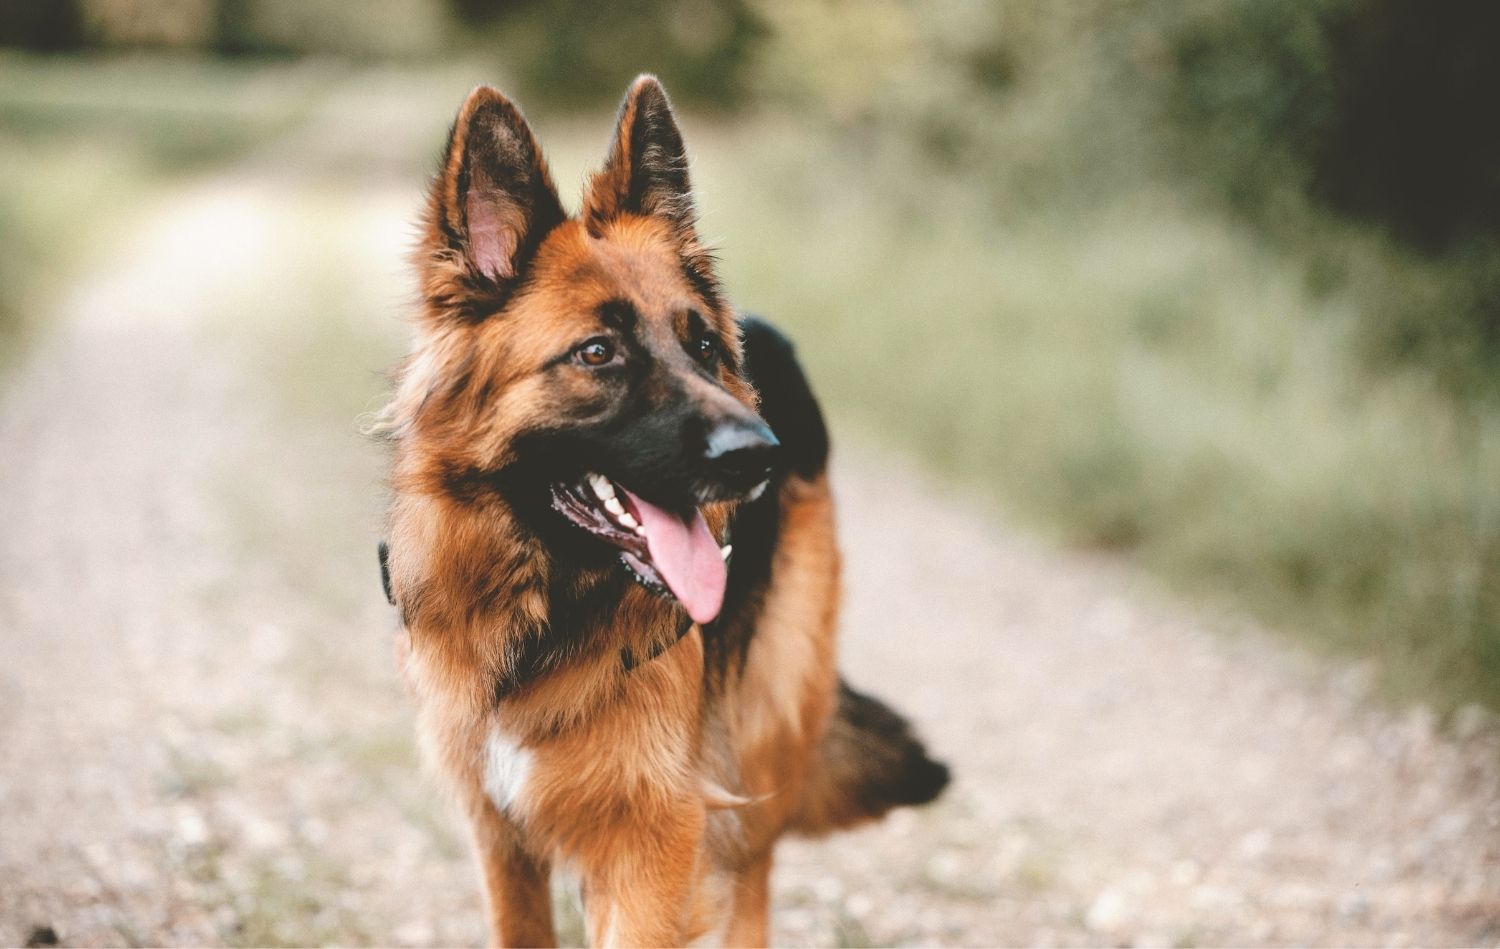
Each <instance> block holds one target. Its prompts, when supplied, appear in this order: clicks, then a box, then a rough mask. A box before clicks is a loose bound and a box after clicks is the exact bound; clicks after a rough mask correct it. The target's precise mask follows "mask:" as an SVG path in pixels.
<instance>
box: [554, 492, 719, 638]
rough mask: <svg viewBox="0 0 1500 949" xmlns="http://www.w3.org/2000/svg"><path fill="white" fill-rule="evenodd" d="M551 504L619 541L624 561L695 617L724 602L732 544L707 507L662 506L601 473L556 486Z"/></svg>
mask: <svg viewBox="0 0 1500 949" xmlns="http://www.w3.org/2000/svg"><path fill="white" fill-rule="evenodd" d="M552 506H553V507H554V508H556V509H557V510H558V511H559V512H561V513H562V514H563V516H565V517H566V518H568V520H570V521H572V522H573V523H574V524H577V525H578V526H579V527H581V528H583V529H584V530H586V531H588V532H589V533H591V534H593V535H594V536H595V537H598V538H600V539H601V540H604V541H607V542H608V543H610V544H612V545H614V546H615V547H618V548H619V550H620V561H621V562H622V563H623V564H624V565H625V566H626V568H627V569H629V570H630V572H631V573H632V574H634V576H635V578H636V580H637V581H639V582H640V583H641V584H642V585H643V586H645V587H646V588H647V589H649V590H652V591H654V592H656V593H660V594H670V595H672V596H674V597H676V598H677V601H678V602H680V603H681V604H682V606H683V608H684V609H686V610H687V612H688V615H689V616H691V617H692V618H693V621H694V622H695V623H708V622H711V621H712V620H713V619H714V618H715V617H716V616H718V615H719V610H720V608H722V607H723V605H724V588H725V586H726V584H727V582H728V576H729V570H728V567H727V565H726V561H727V560H728V559H729V553H730V548H729V545H728V544H726V545H724V546H723V547H722V548H721V547H720V546H719V542H718V541H717V540H715V539H714V535H713V532H712V531H710V530H709V529H708V522H707V521H705V520H704V519H703V513H702V512H701V511H699V510H698V509H697V508H693V509H692V511H691V513H689V514H687V515H685V516H684V515H682V514H677V513H675V512H673V511H669V510H667V509H666V508H662V507H658V506H657V505H655V504H652V503H651V502H650V501H647V500H645V499H644V498H642V497H640V496H639V495H637V494H635V493H634V492H632V491H630V490H629V489H627V488H625V487H624V486H622V485H617V484H615V483H614V482H613V481H611V480H609V479H608V478H606V477H605V476H604V475H601V474H594V473H589V474H587V475H584V477H583V478H582V479H581V480H580V481H578V482H577V483H574V484H568V483H557V484H554V485H553V486H552Z"/></svg>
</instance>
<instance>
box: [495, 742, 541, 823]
mask: <svg viewBox="0 0 1500 949" xmlns="http://www.w3.org/2000/svg"><path fill="white" fill-rule="evenodd" d="M534 763H535V752H533V751H531V750H530V749H527V748H525V747H523V746H522V745H521V742H520V740H519V739H518V738H516V736H515V735H512V734H511V733H509V732H507V731H505V730H504V729H503V728H500V727H499V726H496V727H494V728H492V729H491V730H490V735H489V738H488V739H487V740H486V741H485V746H484V790H485V793H486V794H488V795H489V796H490V800H491V801H494V803H495V806H496V807H497V808H499V809H500V810H501V811H511V810H514V809H517V808H519V807H521V806H522V802H523V801H524V799H525V795H526V782H527V779H528V778H529V777H530V776H531V769H532V765H533V764H534Z"/></svg>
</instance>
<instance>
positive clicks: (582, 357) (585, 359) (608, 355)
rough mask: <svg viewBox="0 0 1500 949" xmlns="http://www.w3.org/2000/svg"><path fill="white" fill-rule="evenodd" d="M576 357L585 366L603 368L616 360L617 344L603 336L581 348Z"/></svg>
mask: <svg viewBox="0 0 1500 949" xmlns="http://www.w3.org/2000/svg"><path fill="white" fill-rule="evenodd" d="M574 355H576V356H577V357H578V361H579V362H581V363H583V364H584V365H585V366H602V365H604V364H605V363H607V362H609V361H610V360H611V359H614V358H615V344H614V343H613V342H612V341H611V340H609V339H607V338H605V337H603V336H596V337H594V338H593V339H591V340H589V341H588V342H586V343H584V344H583V345H582V346H579V347H578V349H577V350H575V351H574Z"/></svg>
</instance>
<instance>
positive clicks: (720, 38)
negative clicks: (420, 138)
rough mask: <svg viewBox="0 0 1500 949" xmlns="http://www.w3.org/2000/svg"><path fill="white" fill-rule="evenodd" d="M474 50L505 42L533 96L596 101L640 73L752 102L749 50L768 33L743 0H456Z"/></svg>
mask: <svg viewBox="0 0 1500 949" xmlns="http://www.w3.org/2000/svg"><path fill="white" fill-rule="evenodd" d="M451 3H452V7H453V10H454V12H455V14H456V15H457V17H458V19H459V20H460V21H461V22H462V23H463V24H464V25H465V26H466V27H467V29H466V30H465V31H464V35H465V36H466V39H465V40H464V44H465V45H466V46H468V47H470V48H472V49H486V48H493V47H497V46H498V47H499V48H500V49H501V50H503V55H504V57H505V59H506V61H507V65H508V67H509V69H508V71H510V72H511V73H512V74H513V75H514V76H515V77H516V80H517V82H518V83H519V85H520V94H521V96H522V97H523V98H524V99H526V100H528V101H532V102H543V103H551V104H553V105H557V106H562V107H568V106H596V105H597V104H599V102H600V101H601V99H604V100H609V99H613V98H615V97H618V96H619V95H621V94H622V93H623V92H624V90H625V87H626V86H627V85H628V84H629V83H630V80H632V79H634V78H635V77H636V75H637V74H639V73H642V72H654V73H656V74H657V75H658V76H660V77H661V79H662V81H663V82H664V83H665V84H666V86H667V88H668V89H670V90H671V91H672V95H673V97H674V98H676V99H677V100H678V102H679V103H689V104H694V105H697V106H700V107H712V108H727V107H732V106H737V105H741V104H743V103H744V102H746V101H747V100H748V99H749V98H750V96H751V94H752V92H753V90H752V89H751V87H750V81H751V72H750V63H751V57H752V54H753V52H754V50H755V49H756V48H757V46H758V44H759V43H761V42H762V41H763V40H764V39H766V31H765V28H764V26H763V25H762V23H761V21H760V19H759V18H758V17H757V16H756V15H755V14H754V11H753V10H752V9H751V8H750V6H749V5H748V4H747V3H746V2H745V0H620V2H615V3H594V2H590V0H505V2H493V0H451Z"/></svg>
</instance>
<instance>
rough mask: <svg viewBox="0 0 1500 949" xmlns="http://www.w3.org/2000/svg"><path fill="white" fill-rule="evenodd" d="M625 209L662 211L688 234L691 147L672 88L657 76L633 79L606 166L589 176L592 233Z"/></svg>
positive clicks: (587, 217)
mask: <svg viewBox="0 0 1500 949" xmlns="http://www.w3.org/2000/svg"><path fill="white" fill-rule="evenodd" d="M622 214H642V215H657V216H659V217H663V218H665V219H666V220H667V221H668V222H670V223H671V225H672V227H673V229H674V230H676V231H677V232H678V233H679V234H682V235H683V236H688V235H690V234H691V233H692V229H693V221H694V217H695V215H694V211H693V195H692V189H691V187H690V185H689V183H688V161H687V150H686V149H685V148H684V147H683V144H682V133H681V132H680V131H678V129H677V119H676V118H675V117H674V116H673V115H672V104H671V103H670V102H668V101H667V91H666V90H665V89H663V88H662V86H661V83H660V82H658V81H657V79H656V77H655V76H650V75H642V76H639V77H637V78H636V80H635V82H633V83H631V84H630V90H629V91H628V92H626V93H625V101H624V102H622V103H621V104H620V116H619V121H618V124H617V125H616V127H615V138H614V142H613V143H612V144H611V145H610V149H609V157H608V158H606V159H605V162H604V167H603V168H602V169H601V170H599V171H597V172H595V173H594V175H593V177H592V178H590V179H589V187H588V193H587V194H586V195H585V196H584V200H583V218H584V222H585V224H586V225H587V226H588V228H589V230H590V231H591V232H594V233H597V232H598V230H599V228H600V226H601V225H603V224H605V223H606V222H608V221H611V220H613V219H614V218H617V217H619V216H620V215H622Z"/></svg>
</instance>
